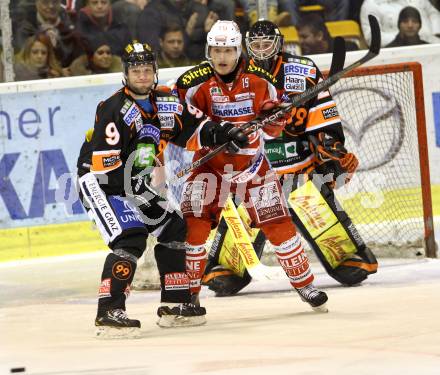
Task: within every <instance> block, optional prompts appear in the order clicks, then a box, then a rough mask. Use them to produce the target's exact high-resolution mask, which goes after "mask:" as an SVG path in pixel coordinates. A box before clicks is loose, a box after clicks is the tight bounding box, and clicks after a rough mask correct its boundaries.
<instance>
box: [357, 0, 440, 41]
mask: <svg viewBox="0 0 440 375" xmlns="http://www.w3.org/2000/svg"><path fill="white" fill-rule="evenodd" d="M406 6H412V7H414V8H416V9H417V10H418V11H419V12H420V16H421V19H423V24H422V28H421V29H420V33H419V34H420V37H421V38H422V39H423V40H425V41H427V42H429V43H439V42H440V39H439V38H438V37H436V36H435V34H438V33H439V32H440V12H439V11H438V10H437V9H436V8H435V7H433V6H432V4H431V3H430V2H429V1H428V0H364V3H363V4H362V7H361V16H360V19H361V26H362V31H363V33H364V37H365V40H366V41H367V43H370V39H371V35H370V26H369V22H368V15H369V14H372V15H374V16H376V18H377V19H378V21H379V24H380V28H381V34H382V46H386V45H388V44H390V43H391V41H392V40H393V39H394V37H395V35H396V25H397V21H398V17H399V13H400V11H401V10H402V9H403V8H404V7H406Z"/></svg>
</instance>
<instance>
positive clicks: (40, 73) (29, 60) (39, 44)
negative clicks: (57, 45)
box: [14, 33, 62, 81]
mask: <svg viewBox="0 0 440 375" xmlns="http://www.w3.org/2000/svg"><path fill="white" fill-rule="evenodd" d="M14 70H15V80H16V81H27V80H31V79H41V78H54V77H61V75H62V70H61V65H60V63H59V62H58V60H57V59H56V57H55V53H54V50H53V47H52V44H51V42H50V39H49V37H48V36H47V35H45V34H43V33H40V34H37V35H35V36H31V37H30V38H28V39H27V40H26V42H25V43H24V45H23V49H22V50H21V51H20V53H19V54H18V55H17V58H16V63H15V65H14Z"/></svg>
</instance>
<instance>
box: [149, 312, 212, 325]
mask: <svg viewBox="0 0 440 375" xmlns="http://www.w3.org/2000/svg"><path fill="white" fill-rule="evenodd" d="M205 323H206V317H205V315H201V316H176V315H162V316H161V317H160V318H159V320H158V321H157V325H158V326H159V327H162V328H175V327H195V326H201V325H203V324H205Z"/></svg>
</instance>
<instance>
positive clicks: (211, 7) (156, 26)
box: [136, 0, 235, 60]
mask: <svg viewBox="0 0 440 375" xmlns="http://www.w3.org/2000/svg"><path fill="white" fill-rule="evenodd" d="M232 9H235V5H234V3H233V1H232V0H151V1H150V2H149V3H148V5H147V6H146V7H145V8H144V10H143V11H142V12H141V14H140V16H139V18H138V22H137V26H136V34H137V38H138V39H139V41H141V42H142V43H148V44H149V45H150V46H151V47H152V48H153V50H154V51H158V50H159V48H160V42H159V35H160V33H161V32H162V30H163V28H165V27H166V26H167V25H170V24H178V25H179V26H180V27H181V28H182V29H183V30H185V34H186V35H185V39H186V40H185V41H188V43H187V44H186V48H187V49H188V51H187V55H188V56H189V58H191V59H194V60H196V59H197V60H200V59H203V58H204V51H205V42H206V34H207V32H208V31H209V30H210V29H211V26H212V25H213V24H214V22H215V21H216V20H217V19H219V18H221V19H230V18H231V16H232V11H231V10H232Z"/></svg>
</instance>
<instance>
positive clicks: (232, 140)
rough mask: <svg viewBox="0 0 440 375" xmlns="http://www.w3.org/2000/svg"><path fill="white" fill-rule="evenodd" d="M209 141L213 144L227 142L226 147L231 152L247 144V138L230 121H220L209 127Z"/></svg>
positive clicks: (218, 144) (217, 144)
mask: <svg viewBox="0 0 440 375" xmlns="http://www.w3.org/2000/svg"><path fill="white" fill-rule="evenodd" d="M211 136H212V138H211V143H212V145H213V146H220V145H222V144H225V143H227V144H228V146H227V149H228V151H229V152H231V153H236V152H237V151H238V150H239V149H240V148H244V147H246V146H247V145H248V144H249V138H248V136H247V135H246V134H244V133H243V131H242V130H241V129H240V128H237V127H235V126H234V124H231V123H230V122H225V121H222V122H221V123H217V124H216V125H215V126H214V127H213V128H212V129H211Z"/></svg>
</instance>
